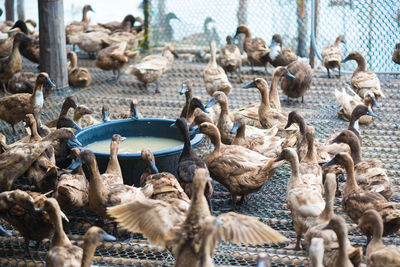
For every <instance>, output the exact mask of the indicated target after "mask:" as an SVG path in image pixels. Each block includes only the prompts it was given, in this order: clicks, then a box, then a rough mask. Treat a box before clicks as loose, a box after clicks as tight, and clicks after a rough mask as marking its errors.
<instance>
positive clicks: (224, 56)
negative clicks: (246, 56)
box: [219, 35, 243, 83]
mask: <svg viewBox="0 0 400 267" xmlns="http://www.w3.org/2000/svg"><path fill="white" fill-rule="evenodd" d="M220 51H221V54H220V57H219V64H220V65H221V67H222V68H223V69H224V71H225V72H226V73H228V72H236V74H237V77H238V81H239V82H240V83H241V82H243V80H242V76H241V75H240V67H241V66H242V55H241V53H240V49H239V47H238V46H237V45H234V44H233V38H232V36H230V35H228V36H227V37H226V45H225V46H223V47H221V49H220Z"/></svg>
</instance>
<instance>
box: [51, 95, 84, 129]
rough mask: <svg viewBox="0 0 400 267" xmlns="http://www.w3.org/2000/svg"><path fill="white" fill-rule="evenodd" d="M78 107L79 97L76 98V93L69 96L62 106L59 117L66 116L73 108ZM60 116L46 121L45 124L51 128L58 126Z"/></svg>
mask: <svg viewBox="0 0 400 267" xmlns="http://www.w3.org/2000/svg"><path fill="white" fill-rule="evenodd" d="M77 107H78V99H77V98H76V96H74V95H70V96H67V97H66V98H65V100H64V102H63V104H62V106H61V110H60V114H59V115H58V118H60V117H64V116H66V115H67V114H68V111H69V110H70V109H71V108H73V109H76V108H77ZM58 118H57V119H55V120H51V121H48V122H46V123H45V125H46V126H47V127H50V128H53V127H56V126H57V121H58Z"/></svg>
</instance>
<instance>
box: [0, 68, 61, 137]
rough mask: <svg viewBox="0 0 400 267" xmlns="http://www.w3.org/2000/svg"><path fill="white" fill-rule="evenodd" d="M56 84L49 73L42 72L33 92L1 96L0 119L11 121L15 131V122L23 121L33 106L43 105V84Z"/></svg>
mask: <svg viewBox="0 0 400 267" xmlns="http://www.w3.org/2000/svg"><path fill="white" fill-rule="evenodd" d="M44 84H48V85H50V86H55V85H54V84H53V82H52V81H51V80H50V78H49V75H48V74H47V73H45V72H41V73H40V74H39V75H38V76H37V78H36V83H35V88H34V89H33V93H32V94H26V93H25V94H14V95H11V96H6V97H3V98H0V119H1V120H3V121H5V122H7V123H9V124H10V125H11V126H12V127H13V130H14V133H15V127H14V126H15V124H17V123H18V122H20V121H22V120H23V119H24V118H25V115H26V114H28V113H32V110H33V108H34V107H35V106H36V105H38V106H41V107H42V106H43V85H44Z"/></svg>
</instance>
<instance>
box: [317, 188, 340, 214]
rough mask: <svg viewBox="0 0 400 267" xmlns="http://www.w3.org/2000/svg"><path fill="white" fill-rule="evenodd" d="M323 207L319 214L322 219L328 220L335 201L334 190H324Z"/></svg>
mask: <svg viewBox="0 0 400 267" xmlns="http://www.w3.org/2000/svg"><path fill="white" fill-rule="evenodd" d="M325 192H326V193H325V208H324V210H323V211H322V212H321V214H320V215H319V218H320V219H321V220H322V221H329V220H330V219H331V218H332V217H333V214H334V213H333V204H334V202H335V193H336V192H335V190H331V189H330V188H328V190H325Z"/></svg>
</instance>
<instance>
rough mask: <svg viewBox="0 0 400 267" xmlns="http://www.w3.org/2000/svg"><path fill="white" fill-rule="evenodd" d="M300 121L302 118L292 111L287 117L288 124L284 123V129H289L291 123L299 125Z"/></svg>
mask: <svg viewBox="0 0 400 267" xmlns="http://www.w3.org/2000/svg"><path fill="white" fill-rule="evenodd" d="M300 119H303V117H302V116H301V115H300V114H299V113H298V112H297V111H295V110H294V111H292V112H290V113H289V115H288V122H287V123H286V126H285V129H287V128H289V127H290V126H291V125H292V124H293V123H299V121H300Z"/></svg>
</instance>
